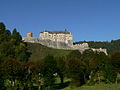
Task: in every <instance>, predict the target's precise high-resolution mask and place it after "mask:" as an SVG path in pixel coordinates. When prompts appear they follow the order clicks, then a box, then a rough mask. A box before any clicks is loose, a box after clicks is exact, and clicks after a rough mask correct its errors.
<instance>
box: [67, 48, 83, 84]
mask: <svg viewBox="0 0 120 90" xmlns="http://www.w3.org/2000/svg"><path fill="white" fill-rule="evenodd" d="M83 69H84V68H83V64H82V61H81V53H80V52H79V51H77V50H75V51H73V52H71V53H70V54H69V55H68V56H67V58H66V73H67V76H68V77H69V78H71V80H72V81H71V85H72V86H80V85H82V84H84V83H85V81H84V71H83Z"/></svg>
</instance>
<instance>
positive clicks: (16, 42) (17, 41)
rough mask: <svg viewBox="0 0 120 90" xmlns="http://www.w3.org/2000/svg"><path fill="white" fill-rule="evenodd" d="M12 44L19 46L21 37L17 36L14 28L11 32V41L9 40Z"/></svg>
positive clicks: (17, 33)
mask: <svg viewBox="0 0 120 90" xmlns="http://www.w3.org/2000/svg"><path fill="white" fill-rule="evenodd" d="M11 41H12V43H13V44H14V45H19V44H20V43H21V41H22V37H21V35H20V34H19V32H17V30H16V28H15V29H14V30H13V32H12V39H11Z"/></svg>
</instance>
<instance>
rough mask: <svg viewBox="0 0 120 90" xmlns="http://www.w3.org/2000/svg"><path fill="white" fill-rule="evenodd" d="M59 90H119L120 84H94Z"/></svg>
mask: <svg viewBox="0 0 120 90" xmlns="http://www.w3.org/2000/svg"><path fill="white" fill-rule="evenodd" d="M61 90H120V84H96V85H94V86H86V85H84V86H81V87H77V88H70V87H66V88H64V89H61Z"/></svg>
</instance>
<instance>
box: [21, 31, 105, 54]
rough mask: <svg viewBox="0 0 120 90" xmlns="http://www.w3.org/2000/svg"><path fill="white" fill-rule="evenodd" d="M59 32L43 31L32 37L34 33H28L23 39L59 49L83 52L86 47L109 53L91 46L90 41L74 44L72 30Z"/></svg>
mask: <svg viewBox="0 0 120 90" xmlns="http://www.w3.org/2000/svg"><path fill="white" fill-rule="evenodd" d="M59 32H60V31H59ZM59 32H49V31H47V32H46V31H45V32H41V33H40V37H39V38H37V37H36V38H35V37H32V36H31V35H32V33H28V34H27V37H24V38H23V41H24V42H30V43H40V44H42V45H44V46H47V47H51V48H57V49H69V50H79V51H80V52H81V53H82V52H83V51H85V50H86V49H92V50H93V51H97V52H104V53H105V54H106V55H107V49H102V48H100V49H95V48H89V45H88V43H82V44H75V45H73V42H72V34H71V33H70V32H66V31H63V32H62V33H61V32H60V33H59Z"/></svg>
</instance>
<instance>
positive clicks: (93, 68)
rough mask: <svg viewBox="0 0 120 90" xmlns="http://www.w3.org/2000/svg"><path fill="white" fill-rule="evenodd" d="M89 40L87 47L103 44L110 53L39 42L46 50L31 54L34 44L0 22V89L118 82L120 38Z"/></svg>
mask: <svg viewBox="0 0 120 90" xmlns="http://www.w3.org/2000/svg"><path fill="white" fill-rule="evenodd" d="M84 42H86V41H84ZM76 43H81V42H76ZM88 43H89V46H90V47H94V48H99V47H101V48H106V49H107V50H108V52H109V54H108V55H106V54H105V53H103V52H93V51H92V50H91V49H88V50H85V51H84V52H83V53H80V52H79V51H78V50H71V51H69V50H68V51H64V50H57V49H50V48H46V47H44V46H43V47H42V46H41V48H44V49H47V50H46V52H43V51H41V52H39V51H37V54H39V55H40V56H39V55H37V57H35V56H34V57H32V58H31V56H32V55H33V54H34V53H33V51H32V50H33V49H35V48H33V46H34V45H32V44H28V43H25V42H23V41H22V36H21V35H20V33H19V32H18V31H17V30H16V29H14V30H13V31H12V32H11V31H10V30H8V29H6V27H5V24H4V23H2V22H0V90H61V89H64V88H65V87H67V86H69V87H70V88H77V87H81V86H83V85H95V84H100V83H104V84H118V83H120V78H119V76H120V40H112V41H111V42H93V41H91V42H88ZM30 47H31V48H32V49H30ZM35 47H36V46H35ZM38 47H39V45H38V46H37V47H36V48H38ZM41 50H42V49H41ZM47 52H49V53H48V54H47ZM43 53H44V54H43ZM45 53H46V54H45ZM63 54H64V55H63ZM43 55H44V56H43ZM39 57H42V58H39ZM30 58H31V59H30ZM37 58H39V59H41V60H37ZM32 59H34V60H32ZM35 59H36V60H35ZM58 81H59V82H58Z"/></svg>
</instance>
